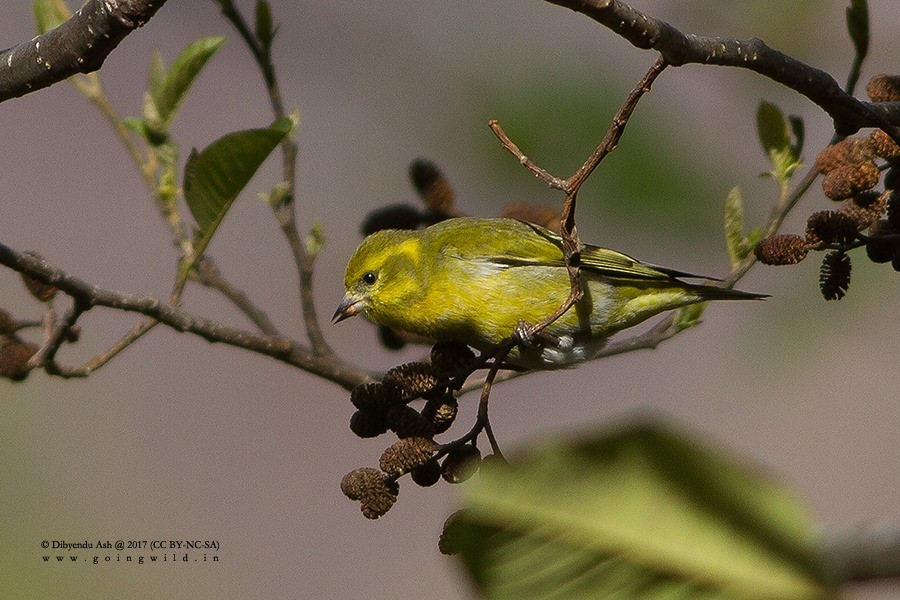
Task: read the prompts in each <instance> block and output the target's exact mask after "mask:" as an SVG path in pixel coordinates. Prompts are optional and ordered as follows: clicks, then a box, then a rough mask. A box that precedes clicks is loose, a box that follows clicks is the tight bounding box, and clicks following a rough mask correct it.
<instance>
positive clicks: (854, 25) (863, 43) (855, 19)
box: [847, 0, 869, 59]
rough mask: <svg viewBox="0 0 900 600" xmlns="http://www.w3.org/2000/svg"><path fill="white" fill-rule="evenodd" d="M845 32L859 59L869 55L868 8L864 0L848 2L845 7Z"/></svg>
mask: <svg viewBox="0 0 900 600" xmlns="http://www.w3.org/2000/svg"><path fill="white" fill-rule="evenodd" d="M847 31H848V32H849V33H850V40H851V41H852V42H853V47H854V48H855V49H856V55H857V56H859V58H860V59H863V58H865V57H866V55H867V54H868V53H869V7H868V3H867V2H866V0H850V6H848V7H847Z"/></svg>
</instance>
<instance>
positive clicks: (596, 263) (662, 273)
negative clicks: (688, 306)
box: [580, 245, 713, 281]
mask: <svg viewBox="0 0 900 600" xmlns="http://www.w3.org/2000/svg"><path fill="white" fill-rule="evenodd" d="M580 264H581V267H582V268H584V269H588V270H592V271H596V272H598V273H600V274H602V275H606V276H609V277H621V278H625V279H646V280H654V281H671V280H672V279H673V278H675V277H687V278H694V279H713V278H712V277H704V276H702V275H694V274H693V273H686V272H684V271H676V270H675V269H669V268H666V267H659V266H657V265H651V264H648V263H644V262H641V261H639V260H637V259H634V258H631V257H630V256H628V255H627V254H622V253H621V252H616V251H615V250H610V249H609V248H600V247H599V246H587V245H586V246H584V248H582V250H581V263H580Z"/></svg>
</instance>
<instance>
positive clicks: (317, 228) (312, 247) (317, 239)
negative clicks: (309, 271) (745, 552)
mask: <svg viewBox="0 0 900 600" xmlns="http://www.w3.org/2000/svg"><path fill="white" fill-rule="evenodd" d="M303 244H304V245H305V246H306V253H307V254H308V255H309V257H310V258H311V259H315V258H316V257H317V256H318V255H319V252H321V251H322V248H324V247H325V229H324V228H323V227H322V223H321V222H320V221H316V222H315V223H313V226H312V229H310V230H309V235H307V236H306V239H305V240H303Z"/></svg>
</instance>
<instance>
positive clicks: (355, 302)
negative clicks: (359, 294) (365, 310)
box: [331, 294, 361, 323]
mask: <svg viewBox="0 0 900 600" xmlns="http://www.w3.org/2000/svg"><path fill="white" fill-rule="evenodd" d="M359 303H360V299H359V298H354V297H352V296H351V295H350V294H347V295H346V296H344V299H343V300H341V303H340V304H338V307H337V310H336V311H334V316H333V317H331V322H332V323H340V322H341V321H343V320H344V319H349V318H350V317H352V316H353V315H357V314H359V312H360V310H361V307H360V306H359Z"/></svg>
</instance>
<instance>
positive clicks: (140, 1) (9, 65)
mask: <svg viewBox="0 0 900 600" xmlns="http://www.w3.org/2000/svg"><path fill="white" fill-rule="evenodd" d="M165 3H166V0H89V1H88V2H87V3H86V4H85V5H84V6H82V7H81V9H79V10H78V12H76V13H75V14H74V15H73V16H72V18H71V19H69V20H68V21H66V22H65V23H63V24H62V25H60V26H59V27H57V28H56V29H53V30H52V31H48V32H47V33H45V34H44V35H40V36H38V37H36V38H34V39H32V40H29V41H27V42H23V43H21V44H19V45H17V46H13V47H12V48H9V49H7V50H4V51H2V52H0V102H4V101H6V100H9V99H10V98H18V97H19V96H24V95H25V94H30V93H31V92H34V91H37V90H39V89H42V88H45V87H48V86H50V85H53V84H54V83H56V82H58V81H62V80H64V79H66V78H68V77H71V76H72V75H75V74H77V73H91V72H93V71H96V70H97V69H99V68H100V66H101V65H102V64H103V61H104V60H106V57H107V56H108V55H109V54H110V52H112V51H113V49H114V48H115V47H116V46H118V45H119V42H121V41H122V40H123V39H125V36H127V35H128V34H129V33H131V32H132V31H134V30H135V29H137V28H138V27H141V26H143V25H144V24H145V23H146V22H147V21H148V20H149V19H150V18H151V17H152V16H153V15H154V14H156V11H158V10H159V9H160V8H161V7H162V5H163V4H165Z"/></svg>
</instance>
